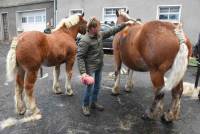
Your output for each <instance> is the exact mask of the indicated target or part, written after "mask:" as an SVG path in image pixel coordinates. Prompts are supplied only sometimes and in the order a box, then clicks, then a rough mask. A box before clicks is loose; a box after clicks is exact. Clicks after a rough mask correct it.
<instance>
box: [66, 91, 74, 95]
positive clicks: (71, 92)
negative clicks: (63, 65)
mask: <svg viewBox="0 0 200 134" xmlns="http://www.w3.org/2000/svg"><path fill="white" fill-rule="evenodd" d="M65 94H66V95H68V96H73V95H74V93H73V91H72V90H67V91H66V92H65Z"/></svg>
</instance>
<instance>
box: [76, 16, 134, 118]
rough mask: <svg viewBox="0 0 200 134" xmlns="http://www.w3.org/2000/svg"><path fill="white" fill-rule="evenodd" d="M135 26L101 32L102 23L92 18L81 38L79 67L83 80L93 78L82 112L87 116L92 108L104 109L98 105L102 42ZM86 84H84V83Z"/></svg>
mask: <svg viewBox="0 0 200 134" xmlns="http://www.w3.org/2000/svg"><path fill="white" fill-rule="evenodd" d="M131 24H133V22H132V21H128V22H126V23H123V24H120V25H117V26H115V27H113V28H112V29H111V30H109V31H105V32H100V22H99V21H98V20H97V19H96V18H95V17H92V18H91V19H90V21H89V22H88V25H87V28H88V32H87V33H86V34H85V35H84V36H83V37H82V38H81V40H80V42H79V44H78V53H77V60H78V67H79V71H80V74H81V78H85V77H87V76H92V77H93V78H94V83H93V84H86V89H85V90H84V96H83V104H82V111H83V114H84V115H85V116H89V115H90V108H92V109H97V110H99V111H103V110H104V107H103V106H102V105H100V104H98V103H97V98H98V94H99V89H100V85H101V76H102V67H103V55H104V52H103V44H102V40H103V39H106V38H109V37H110V36H112V35H114V34H115V33H117V32H119V31H120V30H122V29H123V28H125V27H126V25H131ZM83 83H84V82H83Z"/></svg>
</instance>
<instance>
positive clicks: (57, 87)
mask: <svg viewBox="0 0 200 134" xmlns="http://www.w3.org/2000/svg"><path fill="white" fill-rule="evenodd" d="M59 75H60V65H58V66H55V67H53V88H52V89H53V92H54V93H55V94H60V93H62V91H61V88H60V83H59Z"/></svg>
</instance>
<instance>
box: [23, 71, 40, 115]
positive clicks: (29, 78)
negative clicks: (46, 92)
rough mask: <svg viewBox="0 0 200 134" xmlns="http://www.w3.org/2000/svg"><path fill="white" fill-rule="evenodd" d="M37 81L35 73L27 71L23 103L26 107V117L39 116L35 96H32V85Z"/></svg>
mask: <svg viewBox="0 0 200 134" xmlns="http://www.w3.org/2000/svg"><path fill="white" fill-rule="evenodd" d="M36 79H37V71H27V72H26V77H25V93H26V94H25V102H26V107H27V113H26V114H27V115H36V114H40V110H39V108H37V106H36V100H35V96H34V94H33V91H34V84H35V82H36Z"/></svg>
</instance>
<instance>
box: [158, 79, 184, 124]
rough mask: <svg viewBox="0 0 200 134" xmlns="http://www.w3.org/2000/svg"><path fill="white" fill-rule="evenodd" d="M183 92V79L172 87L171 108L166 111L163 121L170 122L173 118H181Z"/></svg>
mask: <svg viewBox="0 0 200 134" xmlns="http://www.w3.org/2000/svg"><path fill="white" fill-rule="evenodd" d="M182 92H183V81H182V80H181V81H180V83H179V84H178V85H177V86H176V87H175V88H173V89H172V102H171V108H170V109H169V110H168V112H165V113H164V114H163V116H162V117H161V119H162V121H164V122H167V123H170V122H172V121H173V120H178V119H179V118H180V108H181V104H180V103H181V95H182Z"/></svg>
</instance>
